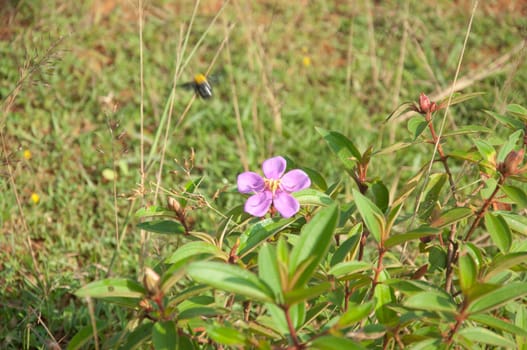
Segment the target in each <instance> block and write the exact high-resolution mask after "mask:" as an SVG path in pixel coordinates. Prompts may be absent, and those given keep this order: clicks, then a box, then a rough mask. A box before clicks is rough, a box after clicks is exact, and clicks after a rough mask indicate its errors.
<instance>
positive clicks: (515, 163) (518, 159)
mask: <svg viewBox="0 0 527 350" xmlns="http://www.w3.org/2000/svg"><path fill="white" fill-rule="evenodd" d="M524 154H525V151H524V150H523V148H522V149H521V150H519V151H514V150H512V151H510V152H509V154H507V157H506V158H505V160H504V161H503V165H502V167H501V168H502V169H501V170H502V173H503V174H506V175H514V174H517V173H518V167H519V166H520V164H521V163H522V162H523V156H524Z"/></svg>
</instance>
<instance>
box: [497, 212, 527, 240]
mask: <svg viewBox="0 0 527 350" xmlns="http://www.w3.org/2000/svg"><path fill="white" fill-rule="evenodd" d="M499 214H500V215H501V217H503V218H504V219H505V221H507V224H508V225H509V227H510V228H511V229H512V230H514V231H516V232H519V233H521V234H523V235H526V236H527V218H526V217H525V216H523V215H518V214H515V213H511V212H503V211H502V212H499Z"/></svg>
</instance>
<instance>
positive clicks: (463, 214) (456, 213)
mask: <svg viewBox="0 0 527 350" xmlns="http://www.w3.org/2000/svg"><path fill="white" fill-rule="evenodd" d="M471 215H472V210H470V209H469V208H454V209H450V210H447V211H445V212H443V213H441V215H439V217H438V218H437V219H435V220H434V221H432V223H431V224H430V225H431V226H432V227H437V228H443V227H446V226H449V225H452V224H453V223H456V222H458V221H461V220H463V219H465V218H468V217H469V216H471Z"/></svg>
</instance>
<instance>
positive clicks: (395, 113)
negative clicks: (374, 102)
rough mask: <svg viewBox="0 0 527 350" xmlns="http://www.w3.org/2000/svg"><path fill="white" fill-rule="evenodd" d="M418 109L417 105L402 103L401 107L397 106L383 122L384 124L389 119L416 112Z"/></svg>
mask: <svg viewBox="0 0 527 350" xmlns="http://www.w3.org/2000/svg"><path fill="white" fill-rule="evenodd" d="M417 108H418V106H417V104H416V103H415V102H404V103H402V104H401V105H399V106H398V107H397V108H396V109H395V110H394V111H393V112H392V113H390V115H389V116H388V117H386V119H385V120H384V122H385V123H386V122H387V121H388V120H390V119H391V118H397V117H399V116H400V115H401V114H403V113H405V112H409V111H416V110H417Z"/></svg>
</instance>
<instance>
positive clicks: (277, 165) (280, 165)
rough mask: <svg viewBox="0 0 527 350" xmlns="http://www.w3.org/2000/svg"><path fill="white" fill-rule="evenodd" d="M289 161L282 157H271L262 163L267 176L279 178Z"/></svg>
mask: <svg viewBox="0 0 527 350" xmlns="http://www.w3.org/2000/svg"><path fill="white" fill-rule="evenodd" d="M286 165H287V163H286V161H285V159H284V158H282V157H274V158H269V159H267V160H266V161H264V162H263V164H262V170H263V173H264V175H265V177H266V178H268V179H274V180H278V179H279V178H280V177H281V176H282V175H283V174H284V171H285V167H286Z"/></svg>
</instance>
